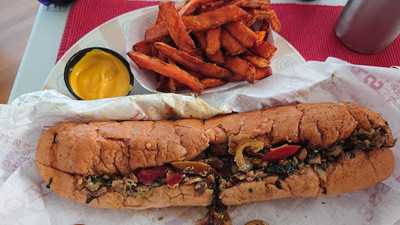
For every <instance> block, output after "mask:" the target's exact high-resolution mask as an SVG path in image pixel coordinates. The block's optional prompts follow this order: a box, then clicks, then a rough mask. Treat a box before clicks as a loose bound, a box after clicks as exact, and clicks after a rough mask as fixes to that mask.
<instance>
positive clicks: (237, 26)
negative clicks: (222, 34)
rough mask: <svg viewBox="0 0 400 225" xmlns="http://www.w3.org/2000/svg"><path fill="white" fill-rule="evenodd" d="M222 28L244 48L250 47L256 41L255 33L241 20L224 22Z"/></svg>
mask: <svg viewBox="0 0 400 225" xmlns="http://www.w3.org/2000/svg"><path fill="white" fill-rule="evenodd" d="M224 28H225V29H226V30H227V31H228V32H229V33H230V34H231V35H232V36H234V37H235V38H236V40H238V41H239V43H240V44H242V45H243V46H244V47H246V48H251V47H253V45H254V44H255V43H256V41H257V35H256V33H254V32H253V31H252V30H251V29H250V28H249V27H247V26H246V24H244V23H243V22H241V21H237V22H232V23H229V24H226V25H225V26H224Z"/></svg>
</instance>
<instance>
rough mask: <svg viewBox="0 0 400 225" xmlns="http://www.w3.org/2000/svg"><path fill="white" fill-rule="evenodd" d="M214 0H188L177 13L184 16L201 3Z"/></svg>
mask: <svg viewBox="0 0 400 225" xmlns="http://www.w3.org/2000/svg"><path fill="white" fill-rule="evenodd" d="M213 1H215V0H190V1H189V2H187V3H186V4H185V5H184V6H182V8H181V9H180V10H179V15H181V16H185V15H189V14H191V13H193V12H194V11H196V9H197V8H198V7H200V6H201V5H204V4H207V3H209V2H213Z"/></svg>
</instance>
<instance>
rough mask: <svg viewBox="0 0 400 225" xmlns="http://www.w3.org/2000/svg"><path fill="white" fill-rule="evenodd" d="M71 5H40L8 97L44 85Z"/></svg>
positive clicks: (335, 1) (334, 1) (332, 0)
mask: <svg viewBox="0 0 400 225" xmlns="http://www.w3.org/2000/svg"><path fill="white" fill-rule="evenodd" d="M272 2H273V3H299V4H322V5H344V4H345V3H346V2H347V0H317V1H312V2H303V1H298V0H272ZM68 11H69V8H68V7H67V8H57V9H55V8H47V7H45V6H40V7H39V9H38V12H37V14H36V18H35V22H34V24H33V28H32V32H31V35H30V37H29V41H28V44H27V47H26V49H25V53H24V56H23V58H22V60H21V64H20V66H19V69H18V73H17V76H16V78H15V81H14V85H13V88H12V91H11V94H10V97H9V100H8V101H9V102H11V101H12V100H13V99H15V98H16V97H18V96H20V95H22V94H25V93H29V92H32V91H38V90H40V89H41V88H42V86H43V83H44V81H45V80H46V77H47V74H48V73H49V72H50V70H51V68H52V67H53V66H54V64H55V62H56V57H57V52H58V48H59V46H60V42H61V38H62V35H63V32H64V27H65V23H66V20H67V15H68Z"/></svg>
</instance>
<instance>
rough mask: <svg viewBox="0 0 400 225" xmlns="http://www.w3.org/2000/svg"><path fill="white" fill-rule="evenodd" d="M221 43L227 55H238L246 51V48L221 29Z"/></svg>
mask: <svg viewBox="0 0 400 225" xmlns="http://www.w3.org/2000/svg"><path fill="white" fill-rule="evenodd" d="M221 44H222V47H223V48H224V49H225V50H226V51H227V53H228V54H229V55H232V56H234V55H239V54H241V53H243V52H245V51H246V49H245V48H244V47H243V46H242V45H241V44H240V43H239V42H238V41H237V40H236V39H235V38H233V37H232V36H231V35H230V34H229V33H228V32H227V31H226V30H224V29H222V31H221Z"/></svg>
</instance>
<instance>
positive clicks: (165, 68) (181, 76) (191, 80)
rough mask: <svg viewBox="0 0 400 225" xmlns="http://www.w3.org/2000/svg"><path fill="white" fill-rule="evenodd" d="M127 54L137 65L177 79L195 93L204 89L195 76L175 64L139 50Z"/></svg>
mask: <svg viewBox="0 0 400 225" xmlns="http://www.w3.org/2000/svg"><path fill="white" fill-rule="evenodd" d="M128 56H129V57H130V58H131V59H132V60H133V61H134V62H135V63H136V64H137V65H138V66H139V67H141V68H143V69H148V70H151V71H154V72H157V73H159V74H161V75H164V76H167V77H169V78H172V79H175V80H178V81H179V82H180V83H182V84H184V85H186V86H188V87H189V88H190V89H192V90H193V91H194V92H196V93H201V92H202V91H203V89H204V87H203V84H202V83H201V82H200V81H199V80H198V79H197V78H196V77H194V76H192V75H190V74H189V73H187V72H186V71H184V70H182V69H181V68H179V67H178V66H176V65H173V64H169V63H166V62H163V61H161V60H160V59H158V58H154V57H149V56H147V55H144V54H142V53H140V52H134V51H130V52H129V53H128Z"/></svg>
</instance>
